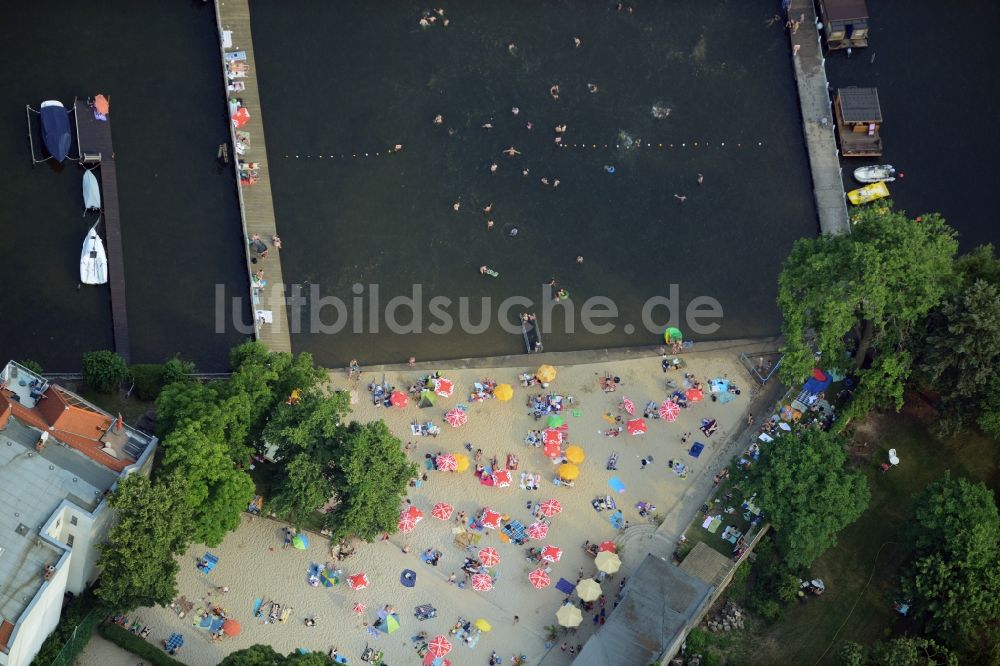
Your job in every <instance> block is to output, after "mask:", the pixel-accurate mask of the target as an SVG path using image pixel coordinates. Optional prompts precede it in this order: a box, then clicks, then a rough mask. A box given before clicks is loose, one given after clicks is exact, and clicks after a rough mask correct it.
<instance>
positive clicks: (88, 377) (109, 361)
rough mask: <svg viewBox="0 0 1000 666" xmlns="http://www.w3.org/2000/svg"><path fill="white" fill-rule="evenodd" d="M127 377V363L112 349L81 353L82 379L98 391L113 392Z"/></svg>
mask: <svg viewBox="0 0 1000 666" xmlns="http://www.w3.org/2000/svg"><path fill="white" fill-rule="evenodd" d="M127 377H128V364H127V363H125V359H123V358H122V357H121V356H119V355H118V354H116V353H114V352H113V351H108V350H106V349H102V350H100V351H92V352H87V353H86V354H84V355H83V379H84V381H85V382H87V386H89V387H90V388H92V389H94V390H95V391H98V392H100V393H114V392H115V391H117V390H118V389H119V388H120V387H121V385H122V382H124V381H125V379H126V378H127Z"/></svg>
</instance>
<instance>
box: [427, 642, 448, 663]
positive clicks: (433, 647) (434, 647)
mask: <svg viewBox="0 0 1000 666" xmlns="http://www.w3.org/2000/svg"><path fill="white" fill-rule="evenodd" d="M449 652H451V641H449V640H448V639H447V638H445V637H444V636H435V637H434V638H432V639H431V641H430V643H428V644H427V653H428V654H432V655H434V658H435V659H440V658H441V657H443V656H445V655H446V654H448V653H449Z"/></svg>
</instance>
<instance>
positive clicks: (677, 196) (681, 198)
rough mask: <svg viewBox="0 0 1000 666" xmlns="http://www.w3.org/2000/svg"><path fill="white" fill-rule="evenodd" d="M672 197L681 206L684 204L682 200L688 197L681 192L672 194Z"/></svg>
mask: <svg viewBox="0 0 1000 666" xmlns="http://www.w3.org/2000/svg"><path fill="white" fill-rule="evenodd" d="M674 199H677V202H678V203H679V204H680V205H682V206H683V205H684V202H685V201H687V200H688V198H687V197H686V196H685V195H683V194H674Z"/></svg>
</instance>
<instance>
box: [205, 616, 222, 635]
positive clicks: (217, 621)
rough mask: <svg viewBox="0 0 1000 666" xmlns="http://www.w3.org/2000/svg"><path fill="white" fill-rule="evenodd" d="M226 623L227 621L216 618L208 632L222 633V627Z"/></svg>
mask: <svg viewBox="0 0 1000 666" xmlns="http://www.w3.org/2000/svg"><path fill="white" fill-rule="evenodd" d="M225 622H226V621H225V620H223V619H222V618H221V617H219V618H216V619H214V620H212V626H210V627H209V628H208V630H209V631H210V632H212V633H213V634H214V633H216V632H217V631H221V630H222V625H223V624H225Z"/></svg>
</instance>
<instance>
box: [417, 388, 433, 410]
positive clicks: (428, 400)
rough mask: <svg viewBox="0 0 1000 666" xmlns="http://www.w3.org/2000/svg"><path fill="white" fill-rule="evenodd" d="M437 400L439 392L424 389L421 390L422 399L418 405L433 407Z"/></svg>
mask: <svg viewBox="0 0 1000 666" xmlns="http://www.w3.org/2000/svg"><path fill="white" fill-rule="evenodd" d="M436 401H437V394H436V393H434V391H432V390H430V389H424V390H423V391H421V392H420V401H419V402H418V403H417V406H418V407H433V406H434V403H435V402H436Z"/></svg>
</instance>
